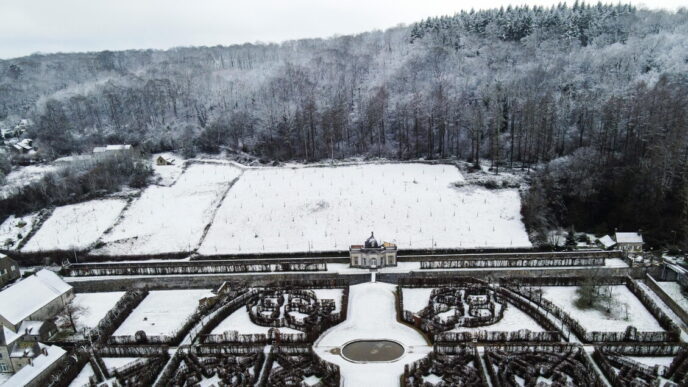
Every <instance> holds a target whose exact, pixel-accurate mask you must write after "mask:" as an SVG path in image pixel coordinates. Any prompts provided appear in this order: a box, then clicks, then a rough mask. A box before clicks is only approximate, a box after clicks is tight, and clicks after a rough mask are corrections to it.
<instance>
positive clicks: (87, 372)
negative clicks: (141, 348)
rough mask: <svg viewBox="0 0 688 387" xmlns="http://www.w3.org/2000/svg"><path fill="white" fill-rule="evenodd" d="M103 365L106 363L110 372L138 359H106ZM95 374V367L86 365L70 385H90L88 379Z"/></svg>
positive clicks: (70, 386)
mask: <svg viewBox="0 0 688 387" xmlns="http://www.w3.org/2000/svg"><path fill="white" fill-rule="evenodd" d="M102 359H103V363H105V367H107V369H108V370H110V371H112V370H114V369H115V368H119V367H122V366H125V365H127V364H129V363H133V362H135V361H136V360H138V359H139V358H138V357H104V358H102ZM94 374H95V373H94V372H93V367H91V364H90V363H86V365H85V366H84V368H82V369H81V371H80V372H79V374H78V375H77V376H76V378H74V380H73V381H72V383H70V384H69V387H81V386H85V385H88V378H89V377H91V376H93V375H94Z"/></svg>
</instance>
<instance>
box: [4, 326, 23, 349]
mask: <svg viewBox="0 0 688 387" xmlns="http://www.w3.org/2000/svg"><path fill="white" fill-rule="evenodd" d="M19 338H21V335H20V334H17V333H14V332H12V331H11V330H9V329H7V328H6V327H2V329H0V345H5V346H10V344H12V343H14V342H15V341H17V340H19Z"/></svg>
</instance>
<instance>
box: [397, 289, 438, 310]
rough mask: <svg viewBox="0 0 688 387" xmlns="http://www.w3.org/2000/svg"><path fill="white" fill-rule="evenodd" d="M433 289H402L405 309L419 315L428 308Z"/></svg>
mask: <svg viewBox="0 0 688 387" xmlns="http://www.w3.org/2000/svg"><path fill="white" fill-rule="evenodd" d="M432 289H433V288H402V289H401V292H402V296H403V299H404V309H405V310H408V311H409V312H412V313H418V312H420V311H421V310H423V309H424V308H425V307H426V306H428V301H430V294H431V293H432Z"/></svg>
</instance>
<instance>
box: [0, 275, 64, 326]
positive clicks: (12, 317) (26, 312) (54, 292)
mask: <svg viewBox="0 0 688 387" xmlns="http://www.w3.org/2000/svg"><path fill="white" fill-rule="evenodd" d="M72 298H74V289H73V288H72V286H71V285H69V284H68V283H66V282H64V281H63V280H62V278H60V276H58V275H57V274H55V273H53V272H52V271H50V270H46V269H43V270H41V271H39V272H38V273H36V274H34V275H31V276H29V277H27V278H25V279H23V280H22V281H19V282H18V283H16V284H14V285H12V286H10V287H9V288H7V289H5V290H3V291H2V292H0V325H4V326H6V327H7V328H8V329H10V330H11V331H12V332H18V330H19V329H20V326H21V324H22V322H24V321H25V320H32V321H37V320H47V319H49V318H52V317H54V316H55V315H56V314H57V313H58V312H60V311H61V310H62V309H63V308H64V306H65V305H66V304H67V303H69V301H71V299H72Z"/></svg>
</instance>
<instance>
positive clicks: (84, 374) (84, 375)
mask: <svg viewBox="0 0 688 387" xmlns="http://www.w3.org/2000/svg"><path fill="white" fill-rule="evenodd" d="M93 375H94V372H93V367H91V363H86V365H85V366H84V368H82V369H81V371H79V374H77V375H76V378H74V380H72V382H71V383H70V384H69V387H81V386H85V385H88V378H90V377H91V376H93Z"/></svg>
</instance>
